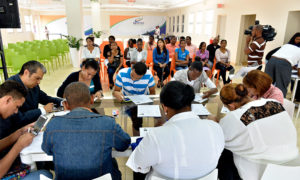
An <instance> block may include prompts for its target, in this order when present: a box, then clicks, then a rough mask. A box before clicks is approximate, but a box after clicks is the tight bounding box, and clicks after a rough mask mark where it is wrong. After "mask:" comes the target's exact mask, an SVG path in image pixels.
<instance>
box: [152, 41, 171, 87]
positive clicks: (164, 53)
mask: <svg viewBox="0 0 300 180" xmlns="http://www.w3.org/2000/svg"><path fill="white" fill-rule="evenodd" d="M153 62H154V70H155V71H156V72H157V76H158V78H159V81H158V83H157V87H161V86H163V85H164V83H163V82H164V80H165V79H166V78H167V77H168V76H169V74H170V69H169V67H168V63H169V51H168V49H167V48H166V45H165V42H164V40H163V39H158V41H157V47H156V48H155V49H154V50H153Z"/></svg>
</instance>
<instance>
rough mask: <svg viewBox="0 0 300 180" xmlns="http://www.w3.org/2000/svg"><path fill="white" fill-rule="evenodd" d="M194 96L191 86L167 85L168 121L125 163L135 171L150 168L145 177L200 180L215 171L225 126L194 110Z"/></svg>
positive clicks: (163, 98)
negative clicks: (192, 109) (198, 114)
mask: <svg viewBox="0 0 300 180" xmlns="http://www.w3.org/2000/svg"><path fill="white" fill-rule="evenodd" d="M194 98H195V93H194V90H193V88H192V87H191V86H190V85H186V84H184V83H182V82H179V81H171V82H169V83H168V84H167V85H165V86H164V87H163V89H162V91H161V93H160V102H161V104H162V107H163V109H164V112H165V114H166V116H167V118H168V119H169V120H168V121H167V122H166V123H165V124H164V125H163V126H161V127H156V128H153V129H151V130H150V131H149V132H148V133H147V134H146V136H145V137H144V138H143V140H142V141H141V142H140V144H139V145H138V146H137V148H136V149H135V150H134V151H133V153H132V154H131V156H130V157H129V159H128V161H127V163H126V165H127V166H129V167H130V168H131V169H132V170H133V171H135V172H141V173H148V172H149V171H150V170H151V172H150V173H149V174H148V175H147V178H146V179H151V177H153V176H158V177H161V178H163V179H168V178H169V179H197V178H201V177H203V176H205V175H207V174H209V173H210V172H211V171H213V170H214V169H215V168H216V166H217V163H218V160H219V157H220V155H221V152H222V151H223V148H224V137H223V133H222V129H221V127H220V126H219V125H218V124H217V123H215V122H213V121H209V120H204V119H203V120H201V119H200V118H199V116H197V115H196V114H194V113H193V112H192V111H191V103H192V101H193V100H194ZM151 167H152V169H151Z"/></svg>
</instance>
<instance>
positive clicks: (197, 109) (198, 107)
mask: <svg viewBox="0 0 300 180" xmlns="http://www.w3.org/2000/svg"><path fill="white" fill-rule="evenodd" d="M192 111H193V112H194V113H195V114H197V115H198V116H207V115H210V112H208V110H207V109H206V107H204V106H203V105H202V104H192Z"/></svg>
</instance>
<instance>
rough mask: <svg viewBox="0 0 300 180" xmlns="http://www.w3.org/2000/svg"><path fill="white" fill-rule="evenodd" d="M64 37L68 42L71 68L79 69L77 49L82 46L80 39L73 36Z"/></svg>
mask: <svg viewBox="0 0 300 180" xmlns="http://www.w3.org/2000/svg"><path fill="white" fill-rule="evenodd" d="M65 37H66V38H67V40H68V45H69V48H70V55H71V60H72V64H73V67H79V66H80V63H79V62H80V60H79V49H80V46H81V45H82V38H80V39H77V38H76V37H74V36H65Z"/></svg>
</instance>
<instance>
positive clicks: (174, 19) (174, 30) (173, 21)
mask: <svg viewBox="0 0 300 180" xmlns="http://www.w3.org/2000/svg"><path fill="white" fill-rule="evenodd" d="M174 32H175V16H173V33H174Z"/></svg>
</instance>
